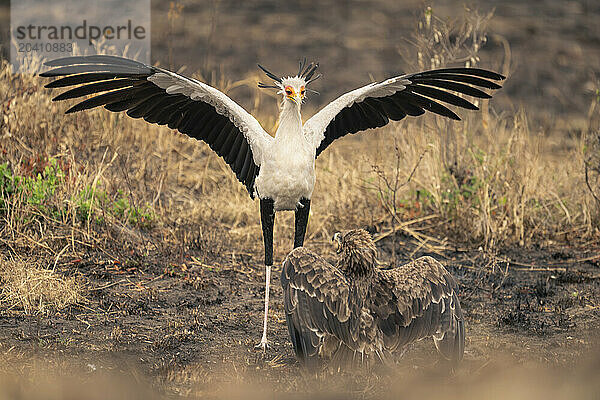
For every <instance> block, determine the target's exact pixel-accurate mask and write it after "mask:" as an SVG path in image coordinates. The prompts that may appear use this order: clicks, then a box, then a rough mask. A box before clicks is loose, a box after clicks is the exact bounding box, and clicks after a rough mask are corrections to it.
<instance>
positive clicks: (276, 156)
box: [254, 101, 316, 211]
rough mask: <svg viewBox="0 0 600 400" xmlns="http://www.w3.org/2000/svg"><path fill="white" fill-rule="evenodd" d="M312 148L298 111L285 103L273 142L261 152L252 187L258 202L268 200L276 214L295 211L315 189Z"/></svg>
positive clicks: (288, 103) (296, 106) (294, 105)
mask: <svg viewBox="0 0 600 400" xmlns="http://www.w3.org/2000/svg"><path fill="white" fill-rule="evenodd" d="M315 150H316V149H315V147H314V146H313V144H312V143H311V142H309V141H308V140H307V138H306V137H305V135H304V133H303V132H302V118H301V117H300V107H299V106H298V105H296V104H293V103H291V102H287V101H286V102H284V105H283V108H282V110H281V115H280V120H279V127H278V129H277V132H276V134H275V139H274V140H273V141H272V142H271V143H269V144H268V146H267V148H266V149H265V150H264V151H262V158H261V160H260V172H259V174H258V176H257V177H256V181H255V184H254V187H255V190H256V192H257V194H258V197H260V198H271V199H273V200H274V202H275V211H281V210H295V209H296V207H297V205H298V202H299V201H300V199H301V198H303V197H304V198H306V199H310V198H311V196H312V193H313V189H314V187H315Z"/></svg>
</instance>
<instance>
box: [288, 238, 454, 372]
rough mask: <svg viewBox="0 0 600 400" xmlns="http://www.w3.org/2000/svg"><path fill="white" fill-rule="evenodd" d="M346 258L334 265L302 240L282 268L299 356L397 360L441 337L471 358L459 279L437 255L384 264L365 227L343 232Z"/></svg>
mask: <svg viewBox="0 0 600 400" xmlns="http://www.w3.org/2000/svg"><path fill="white" fill-rule="evenodd" d="M334 240H335V241H336V244H337V253H338V254H339V259H338V261H337V264H336V265H331V264H330V263H328V262H327V261H325V260H324V259H323V258H322V257H319V256H318V255H317V254H315V253H313V252H311V251H310V250H308V249H306V248H304V247H299V248H296V249H294V250H292V252H291V253H290V254H289V255H288V256H287V258H286V259H285V261H284V263H283V270H282V272H281V286H282V287H283V297H284V308H285V317H286V321H287V326H288V331H289V334H290V338H291V340H292V344H293V346H294V351H295V353H296V356H297V358H298V359H299V360H300V362H302V363H303V364H305V365H306V366H308V367H311V368H314V367H315V366H318V364H319V363H318V361H319V356H320V357H321V358H323V359H326V360H327V359H330V366H331V367H333V368H334V369H335V368H338V369H344V368H348V367H353V366H357V365H360V364H363V363H365V364H368V365H370V364H372V363H373V362H377V361H386V362H389V361H391V359H390V356H391V353H392V352H394V351H397V350H403V349H404V348H405V347H406V346H407V345H409V344H410V343H412V342H414V341H416V340H419V339H422V338H426V337H433V340H434V343H435V346H436V347H437V349H438V351H439V353H440V354H441V355H442V357H444V358H445V359H448V360H450V361H451V362H452V365H453V366H455V365H456V364H457V363H458V362H459V361H460V360H461V359H462V357H463V351H464V348H465V324H464V319H463V313H462V310H461V308H460V303H459V301H458V293H457V291H458V287H457V284H456V281H455V280H454V278H453V277H452V275H450V274H449V273H448V271H446V269H445V268H444V266H443V265H442V264H440V263H439V262H438V261H436V260H435V259H433V258H431V257H421V258H418V259H416V260H414V261H412V262H410V263H408V264H405V265H402V266H399V267H396V268H392V269H388V270H383V269H379V268H378V267H377V249H376V248H375V243H373V240H372V239H371V235H369V234H368V233H367V232H366V231H365V230H362V229H356V230H351V231H347V232H343V233H339V232H338V233H336V234H335V235H334Z"/></svg>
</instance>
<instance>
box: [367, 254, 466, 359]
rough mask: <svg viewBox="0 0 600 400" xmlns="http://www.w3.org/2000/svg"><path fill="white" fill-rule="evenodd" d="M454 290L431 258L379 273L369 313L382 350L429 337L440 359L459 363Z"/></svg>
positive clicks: (460, 332) (459, 317) (459, 322)
mask: <svg viewBox="0 0 600 400" xmlns="http://www.w3.org/2000/svg"><path fill="white" fill-rule="evenodd" d="M457 290H458V285H457V283H456V281H455V280H454V278H453V277H452V275H450V273H448V271H447V270H446V269H445V268H444V266H443V265H442V264H440V263H439V262H438V261H436V260H435V259H433V258H431V257H421V258H419V259H417V260H415V261H413V262H411V263H408V264H406V265H403V266H401V267H398V268H394V269H391V270H380V271H379V280H378V283H377V284H376V285H375V294H374V296H373V297H372V306H371V308H372V309H371V312H372V314H373V316H374V317H375V318H376V320H377V321H376V323H377V325H378V327H379V329H380V330H381V332H382V333H383V340H384V345H385V347H386V348H388V349H389V350H391V351H393V350H395V349H396V348H399V347H402V346H404V345H406V344H408V343H411V342H413V341H415V340H418V339H421V338H424V337H429V336H433V338H434V340H435V343H436V347H437V348H438V350H439V351H440V353H441V354H442V355H443V356H444V357H446V358H447V359H450V360H453V361H460V360H461V359H462V355H463V351H464V343H465V326H464V319H463V313H462V309H461V308H460V303H459V301H458V293H457Z"/></svg>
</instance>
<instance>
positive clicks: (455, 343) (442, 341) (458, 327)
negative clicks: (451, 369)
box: [433, 293, 465, 366]
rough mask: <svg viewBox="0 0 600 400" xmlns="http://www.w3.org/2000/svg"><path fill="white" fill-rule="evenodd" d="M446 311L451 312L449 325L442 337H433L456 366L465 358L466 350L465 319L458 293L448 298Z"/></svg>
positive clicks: (444, 354) (439, 349) (438, 347)
mask: <svg viewBox="0 0 600 400" xmlns="http://www.w3.org/2000/svg"><path fill="white" fill-rule="evenodd" d="M446 301H447V304H446V310H447V311H446V312H451V315H450V321H449V326H447V327H446V329H444V327H442V329H444V330H445V333H444V334H443V336H442V337H439V336H438V337H436V336H434V337H433V341H434V343H435V347H436V348H437V350H438V352H439V353H440V354H441V355H442V357H444V358H445V359H447V360H449V361H451V362H452V364H453V365H454V366H456V365H457V364H458V363H459V362H460V361H461V360H462V358H463V354H464V351H465V321H464V318H463V313H462V309H461V308H460V303H459V302H458V296H457V295H456V293H454V294H453V295H452V299H451V300H450V299H448V300H446Z"/></svg>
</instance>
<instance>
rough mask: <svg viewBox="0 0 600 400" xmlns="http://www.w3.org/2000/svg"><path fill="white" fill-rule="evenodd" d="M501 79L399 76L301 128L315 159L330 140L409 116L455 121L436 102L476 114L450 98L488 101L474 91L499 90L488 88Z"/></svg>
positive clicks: (451, 72)
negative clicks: (432, 115)
mask: <svg viewBox="0 0 600 400" xmlns="http://www.w3.org/2000/svg"><path fill="white" fill-rule="evenodd" d="M502 79H504V76H502V75H500V74H497V73H495V72H491V71H487V70H483V69H478V68H446V69H438V70H432V71H426V72H420V73H416V74H408V75H402V76H398V77H395V78H391V79H388V80H385V81H383V82H375V83H371V84H369V85H366V86H363V87H361V88H359V89H356V90H353V91H351V92H348V93H346V94H344V95H342V96H340V97H339V98H337V99H336V100H334V101H332V102H331V103H329V104H328V105H327V106H325V107H324V108H323V109H321V110H320V111H319V112H318V113H316V114H315V115H314V116H313V117H312V118H310V119H309V120H308V121H306V123H305V124H304V133H305V135H306V136H307V137H309V138H312V140H313V143H314V146H315V148H316V149H317V153H316V154H317V157H318V156H319V154H321V152H322V151H323V150H325V149H326V148H327V146H329V145H330V144H331V143H332V142H333V141H334V140H335V139H338V138H340V137H342V136H345V135H347V134H349V133H357V132H360V131H364V130H366V129H370V128H378V127H381V126H384V125H386V124H387V123H388V122H389V121H390V120H393V121H398V120H401V119H403V118H404V117H406V116H407V115H409V116H418V115H422V114H424V113H425V111H431V112H433V113H435V114H438V115H442V116H444V117H448V118H451V119H454V120H460V118H459V117H458V115H456V114H455V113H454V112H453V111H452V110H450V109H449V108H447V107H446V106H445V105H442V104H440V102H443V103H448V104H451V105H454V106H458V107H462V108H466V109H469V110H477V109H478V108H477V107H476V106H475V105H473V104H472V103H470V102H469V101H467V100H465V99H463V98H462V97H459V96H457V95H456V94H454V93H451V91H452V92H457V93H461V94H465V95H468V96H472V97H477V98H481V99H489V98H491V96H490V95H489V94H487V93H485V92H484V91H482V90H480V89H478V88H477V87H481V88H486V89H499V88H500V87H501V86H500V85H498V84H497V83H495V82H493V81H494V80H496V81H497V80H502Z"/></svg>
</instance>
